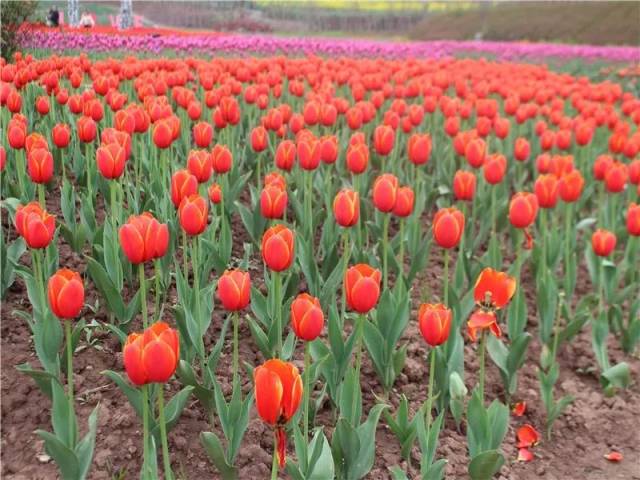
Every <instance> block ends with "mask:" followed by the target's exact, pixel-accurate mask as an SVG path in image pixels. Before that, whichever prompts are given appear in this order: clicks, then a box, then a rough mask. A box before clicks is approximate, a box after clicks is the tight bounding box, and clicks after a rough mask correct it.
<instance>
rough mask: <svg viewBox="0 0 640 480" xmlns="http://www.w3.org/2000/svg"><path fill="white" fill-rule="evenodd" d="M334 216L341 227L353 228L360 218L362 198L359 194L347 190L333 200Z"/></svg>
mask: <svg viewBox="0 0 640 480" xmlns="http://www.w3.org/2000/svg"><path fill="white" fill-rule="evenodd" d="M333 215H334V217H335V218H336V222H337V223H338V225H340V226H341V227H352V226H354V225H355V224H356V223H358V218H360V197H359V195H358V192H356V191H354V190H351V189H348V188H345V189H342V190H340V191H339V192H338V194H337V195H336V197H335V198H334V200H333Z"/></svg>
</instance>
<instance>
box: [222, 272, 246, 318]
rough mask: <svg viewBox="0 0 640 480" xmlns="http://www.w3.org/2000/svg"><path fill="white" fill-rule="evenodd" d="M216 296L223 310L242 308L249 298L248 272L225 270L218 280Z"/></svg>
mask: <svg viewBox="0 0 640 480" xmlns="http://www.w3.org/2000/svg"><path fill="white" fill-rule="evenodd" d="M218 298H219V299H220V301H221V302H222V306H223V307H224V309H225V310H229V311H237V310H242V309H243V308H245V307H246V306H247V305H249V301H250V300H251V278H250V277H249V272H245V271H242V270H225V272H224V273H223V274H222V276H221V277H220V280H218Z"/></svg>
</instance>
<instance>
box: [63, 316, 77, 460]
mask: <svg viewBox="0 0 640 480" xmlns="http://www.w3.org/2000/svg"><path fill="white" fill-rule="evenodd" d="M64 336H65V340H66V344H67V395H68V396H69V438H70V439H71V440H70V442H69V448H71V449H72V450H73V448H74V447H75V444H76V440H75V431H74V427H73V420H74V416H75V415H74V413H73V410H74V408H73V398H74V396H73V345H72V343H73V342H72V340H73V339H72V335H71V321H70V320H65V321H64Z"/></svg>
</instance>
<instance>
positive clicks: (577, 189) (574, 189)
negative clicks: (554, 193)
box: [558, 170, 584, 203]
mask: <svg viewBox="0 0 640 480" xmlns="http://www.w3.org/2000/svg"><path fill="white" fill-rule="evenodd" d="M583 187H584V178H583V177H582V174H581V173H580V170H572V171H571V172H569V173H567V174H565V175H563V176H562V177H560V180H559V181H558V194H559V195H560V198H561V199H562V200H563V201H564V202H567V203H569V202H575V201H576V200H578V199H579V198H580V195H581V194H582V188H583Z"/></svg>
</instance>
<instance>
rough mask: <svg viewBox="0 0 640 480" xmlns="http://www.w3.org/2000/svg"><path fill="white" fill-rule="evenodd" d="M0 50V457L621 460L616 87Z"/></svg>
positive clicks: (45, 471)
mask: <svg viewBox="0 0 640 480" xmlns="http://www.w3.org/2000/svg"><path fill="white" fill-rule="evenodd" d="M0 65H1V70H0V80H1V83H0V101H1V105H2V106H1V109H0V121H1V125H2V147H0V148H1V149H0V183H1V207H2V209H1V215H2V218H1V222H2V230H1V234H2V235H1V237H0V242H1V248H0V252H1V255H2V256H1V258H0V268H1V281H0V285H1V295H2V310H1V313H2V326H1V333H2V475H3V476H5V477H6V478H12V479H50V478H62V479H64V480H81V479H85V478H92V479H94V478H95V479H107V478H115V479H124V478H137V477H139V478H142V479H145V480H148V479H156V478H165V479H199V478H222V479H225V480H227V479H236V478H239V479H254V478H255V479H258V478H272V479H275V478H289V479H294V480H298V479H315V480H324V479H327V480H328V479H333V478H337V479H345V480H357V479H361V478H371V479H378V478H385V479H386V478H389V479H395V480H402V479H415V478H421V479H425V480H437V479H441V478H470V479H472V480H486V479H490V478H494V477H495V478H502V479H529V478H548V479H561V478H562V479H568V478H571V479H578V478H580V479H587V478H588V479H602V478H611V479H617V478H619V479H629V478H640V476H639V472H638V470H637V469H638V462H639V460H640V433H639V431H638V429H637V428H635V427H637V423H638V416H637V409H638V407H637V406H638V402H639V401H640V388H639V387H638V383H637V376H638V374H640V362H638V344H639V341H640V272H639V268H638V267H639V265H640V238H639V237H640V156H639V151H640V130H639V126H640V98H638V90H637V85H635V84H634V83H633V82H632V81H626V80H625V83H624V84H623V83H621V82H622V81H623V79H622V77H617V76H615V75H611V76H610V77H608V78H607V79H606V80H596V79H594V78H593V77H589V76H586V75H581V72H578V73H577V74H575V75H571V74H568V73H559V72H555V71H553V70H552V69H551V68H550V67H547V66H546V65H545V64H543V63H539V64H525V63H515V62H506V61H500V62H498V61H495V62H494V61H490V60H485V59H464V58H458V59H454V58H441V59H423V60H417V59H404V60H403V59H384V58H369V59H350V58H321V57H318V56H308V57H301V58H289V57H285V56H277V57H250V56H245V57H242V58H232V57H214V58H213V59H211V58H208V59H201V58H183V59H179V58H168V57H163V58H135V57H126V58H125V57H122V58H119V59H112V58H106V57H101V56H97V55H96V56H91V57H90V56H87V55H86V54H79V55H76V56H70V57H61V56H56V55H51V56H47V57H43V58H34V57H33V56H31V55H27V54H20V53H18V54H16V55H15V57H14V58H13V59H11V61H5V60H2V62H1V63H0ZM634 88H635V90H634ZM634 425H635V427H634Z"/></svg>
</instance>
